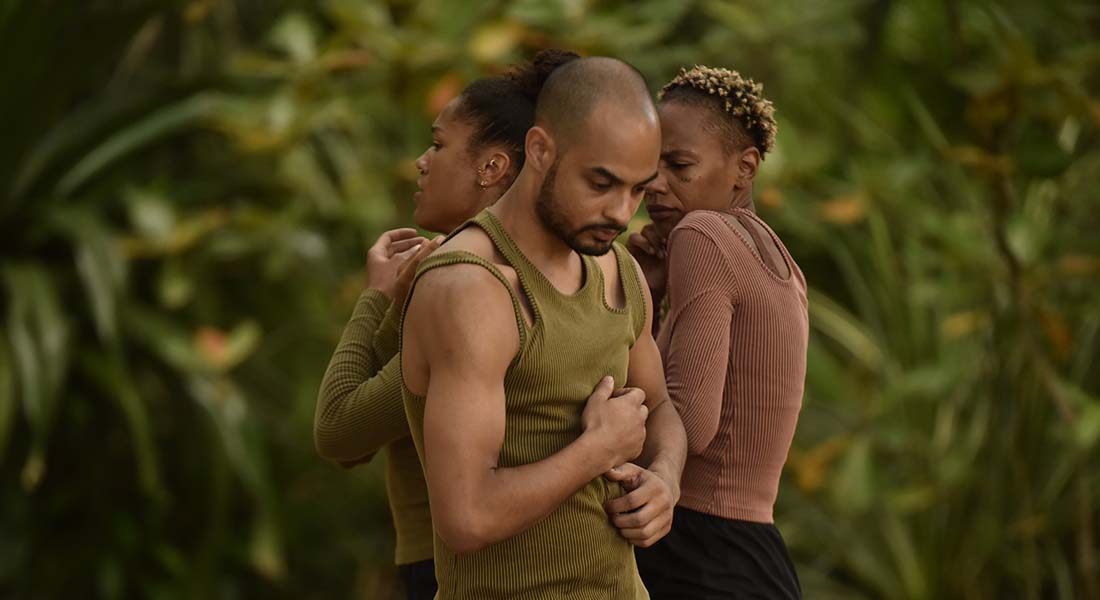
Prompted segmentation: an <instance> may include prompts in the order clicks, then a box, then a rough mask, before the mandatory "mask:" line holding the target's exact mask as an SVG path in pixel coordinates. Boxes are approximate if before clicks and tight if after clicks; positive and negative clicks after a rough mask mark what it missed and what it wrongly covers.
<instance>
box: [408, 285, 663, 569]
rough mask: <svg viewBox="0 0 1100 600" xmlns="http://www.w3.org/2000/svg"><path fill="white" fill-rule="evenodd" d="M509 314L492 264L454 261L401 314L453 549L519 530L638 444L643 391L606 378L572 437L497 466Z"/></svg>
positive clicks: (439, 517) (438, 512)
mask: <svg viewBox="0 0 1100 600" xmlns="http://www.w3.org/2000/svg"><path fill="white" fill-rule="evenodd" d="M513 315H514V311H513V308H512V302H511V299H510V297H509V294H508V291H507V290H506V289H505V288H504V287H503V286H502V285H501V283H500V281H498V280H497V279H496V278H495V277H493V276H492V274H490V273H489V272H487V271H486V270H485V269H483V268H481V267H477V266H473V265H453V266H450V267H444V268H437V269H435V270H433V271H430V272H428V273H426V274H424V275H423V276H422V277H421V278H420V281H419V282H418V283H417V285H416V288H415V290H414V292H413V297H412V299H411V301H410V304H409V308H408V313H407V315H406V319H405V323H406V332H405V338H404V339H405V342H404V346H403V350H402V352H403V353H404V356H405V358H404V360H406V361H408V362H406V365H407V366H411V367H412V368H411V369H410V372H415V371H417V370H418V369H422V370H421V371H420V372H422V373H426V374H427V386H426V388H427V389H426V405H425V414H424V457H423V458H424V472H425V476H426V479H427V483H428V494H429V498H430V501H431V506H432V520H433V523H434V526H435V528H436V530H437V531H438V532H439V535H440V537H441V538H442V539H443V541H444V542H445V543H446V544H447V546H448V547H449V548H451V550H453V551H455V552H457V553H470V552H475V551H477V550H480V549H481V548H483V547H485V546H487V545H489V544H493V543H496V542H499V541H502V540H505V539H508V538H509V537H512V536H514V535H516V534H518V533H521V532H523V531H524V530H526V529H528V528H529V527H531V526H532V525H534V524H535V523H537V522H539V521H540V520H542V519H544V518H545V517H547V516H548V515H549V514H550V513H551V512H552V511H553V510H554V509H555V508H557V507H558V506H560V505H561V504H562V503H563V502H565V501H566V500H567V499H568V498H569V497H570V496H571V495H572V494H574V493H575V492H576V491H577V490H578V489H580V488H581V487H583V486H584V485H585V484H587V483H588V482H589V481H591V480H592V479H594V478H596V477H599V476H600V475H601V474H602V473H604V472H605V471H607V470H608V469H610V468H611V467H613V466H615V465H617V464H621V463H622V462H624V461H626V460H630V459H631V458H633V457H634V456H637V455H638V453H639V452H640V450H641V448H642V443H643V438H644V435H645V433H644V422H645V419H646V416H647V413H648V411H647V409H646V407H645V406H644V404H643V399H644V397H643V394H642V392H641V391H639V390H632V391H627V392H625V393H622V394H620V395H618V396H615V397H611V394H612V388H613V383H612V382H610V381H609V380H608V379H605V380H604V381H602V382H601V383H600V385H599V386H598V387H597V390H596V392H594V393H593V396H592V397H590V399H589V403H588V405H587V406H586V408H585V413H584V432H583V433H582V435H581V436H580V437H579V438H578V439H577V440H576V441H574V442H573V443H572V444H570V445H569V446H567V447H565V448H564V449H562V450H561V451H559V452H558V453H556V454H554V455H552V456H550V457H548V458H546V459H544V460H541V461H538V462H535V463H531V464H527V465H522V466H518V467H508V468H504V467H500V466H498V464H497V460H498V458H499V456H500V449H501V445H502V444H503V442H504V428H505V391H504V376H505V374H506V372H507V369H508V366H509V364H510V362H511V361H512V359H513V357H514V356H515V353H516V352H517V349H518V347H519V331H518V329H517V323H516V319H515V317H514V316H513ZM405 377H406V382H409V375H406V376H405Z"/></svg>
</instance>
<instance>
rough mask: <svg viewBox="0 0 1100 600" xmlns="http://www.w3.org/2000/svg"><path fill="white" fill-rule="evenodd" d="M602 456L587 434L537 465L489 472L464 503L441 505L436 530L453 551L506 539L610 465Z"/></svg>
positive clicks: (443, 472) (447, 475) (449, 473)
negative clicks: (442, 511) (444, 512)
mask: <svg viewBox="0 0 1100 600" xmlns="http://www.w3.org/2000/svg"><path fill="white" fill-rule="evenodd" d="M607 456H608V453H607V451H606V450H605V449H603V448H601V447H600V446H599V445H598V443H597V442H595V441H594V440H593V439H592V437H591V436H583V435H582V436H581V437H580V438H578V439H577V440H576V441H575V442H573V443H572V444H570V445H568V446H566V447H565V448H563V449H562V450H560V451H559V452H557V453H555V454H553V455H552V456H550V457H548V458H545V459H543V460H540V461H538V462H535V463H530V464H526V465H521V466H518V467H498V468H494V469H491V470H489V471H488V472H487V473H486V474H485V475H484V476H483V477H480V478H479V481H478V483H477V484H475V485H473V486H470V487H469V488H468V490H467V491H468V492H469V495H468V496H466V498H465V501H464V502H459V503H446V504H448V505H449V506H447V507H446V508H445V509H443V510H447V511H449V514H447V515H440V516H441V517H442V518H440V519H438V522H437V524H436V526H437V528H438V529H439V530H440V533H441V535H442V536H443V538H444V540H445V541H446V542H447V543H448V546H450V547H451V549H452V550H454V551H455V552H458V553H468V552H475V551H477V550H480V549H481V548H483V547H485V546H488V545H489V544H494V543H497V542H500V541H503V540H506V539H508V538H511V537H513V536H515V535H518V534H520V533H522V532H524V531H526V530H527V529H529V528H530V527H532V526H533V525H535V524H536V523H538V522H539V521H541V520H543V519H545V518H546V517H547V516H549V515H550V513H552V512H553V511H554V510H555V509H557V508H558V507H559V506H561V505H562V504H563V503H565V501H566V500H568V499H569V498H570V497H571V496H572V495H573V494H575V493H576V492H577V490H579V489H581V488H582V487H584V486H585V485H587V484H588V483H589V482H590V481H592V480H593V479H595V478H597V477H599V476H601V475H602V474H603V473H605V472H607V471H608V470H609V469H610V468H611V467H613V466H615V465H613V464H611V461H610V460H609V459H608V458H607ZM439 475H440V476H441V477H445V478H450V477H453V472H452V471H449V470H448V469H447V468H446V467H444V468H443V469H440V471H439ZM441 483H443V482H441ZM453 483H454V482H453V481H449V482H446V483H444V485H448V484H453ZM431 484H432V481H431V480H429V486H431ZM441 504H443V503H441Z"/></svg>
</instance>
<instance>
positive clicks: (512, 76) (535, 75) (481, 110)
mask: <svg viewBox="0 0 1100 600" xmlns="http://www.w3.org/2000/svg"><path fill="white" fill-rule="evenodd" d="M578 58H580V55H578V54H577V53H576V52H570V51H568V50H556V49H549V50H542V51H540V52H539V53H538V54H536V55H535V57H534V58H533V59H531V62H529V63H526V64H523V65H520V66H517V67H514V68H512V69H511V70H509V71H508V72H507V73H505V74H503V75H499V76H496V77H486V78H484V79H478V80H477V81H475V82H473V83H471V84H470V85H469V86H467V87H466V89H465V90H463V91H462V94H461V95H460V96H459V98H461V101H460V102H459V105H458V114H457V116H458V117H459V118H460V119H462V120H464V121H466V122H468V123H471V124H472V125H473V126H474V135H473V136H472V137H471V138H470V141H469V142H468V144H467V147H466V149H467V151H469V152H470V153H471V154H473V153H476V152H477V151H478V150H481V149H482V148H485V147H486V146H491V145H500V146H502V147H503V148H505V150H506V151H507V152H508V155H509V156H510V157H511V159H512V164H514V165H515V166H516V169H517V170H518V169H519V168H520V167H522V166H523V159H524V151H523V147H524V140H525V139H526V138H527V130H528V129H530V128H531V126H532V125H534V123H535V101H536V100H537V99H538V97H539V91H541V90H542V85H543V84H544V83H546V78H547V77H549V76H550V74H551V73H553V72H554V69H557V68H558V67H560V66H562V65H564V64H565V63H567V62H570V61H572V60H576V59H578Z"/></svg>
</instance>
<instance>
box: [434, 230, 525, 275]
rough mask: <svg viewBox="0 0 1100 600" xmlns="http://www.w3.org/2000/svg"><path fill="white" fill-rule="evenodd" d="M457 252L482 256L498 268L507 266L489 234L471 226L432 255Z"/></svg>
mask: <svg viewBox="0 0 1100 600" xmlns="http://www.w3.org/2000/svg"><path fill="white" fill-rule="evenodd" d="M456 250H459V251H464V252H469V253H470V254H473V255H475V256H480V257H481V258H484V259H485V260H487V261H489V262H490V263H492V264H494V265H497V266H505V265H507V262H506V261H505V260H504V257H503V256H501V254H500V252H499V251H498V250H497V248H496V246H495V245H493V240H492V239H491V238H490V237H489V234H488V233H485V230H484V229H482V228H480V227H475V226H470V227H467V228H466V229H463V230H462V231H460V232H458V233H456V234H455V235H454V236H453V237H452V238H451V239H449V240H447V241H446V242H444V243H443V245H442V246H440V247H439V248H438V249H437V250H436V251H435V252H433V253H432V254H443V253H445V252H452V251H456Z"/></svg>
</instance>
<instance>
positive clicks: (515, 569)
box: [402, 210, 649, 600]
mask: <svg viewBox="0 0 1100 600" xmlns="http://www.w3.org/2000/svg"><path fill="white" fill-rule="evenodd" d="M470 224H474V225H476V226H478V227H480V228H481V229H483V230H484V231H485V232H486V233H487V234H488V235H489V237H490V238H491V239H492V241H493V244H494V245H495V246H496V248H497V249H498V250H499V251H500V253H501V255H502V256H504V258H505V259H506V260H507V262H508V263H509V264H510V266H511V267H512V268H514V269H515V271H516V273H517V274H518V278H519V281H520V284H521V287H522V289H523V293H524V295H525V296H526V297H527V299H528V300H529V302H530V305H531V306H532V308H533V312H534V324H533V325H532V326H531V327H528V326H527V321H526V318H525V317H524V314H523V312H522V308H521V306H520V300H519V297H518V296H517V294H516V291H515V290H514V289H513V287H512V285H511V284H510V283H509V282H508V280H507V279H506V278H505V276H504V275H503V274H502V273H501V271H500V270H499V269H497V267H496V266H494V265H493V264H492V263H490V262H488V261H486V260H485V259H483V258H481V257H479V256H477V255H474V254H472V253H469V252H465V251H450V252H441V253H437V254H435V255H433V256H431V257H429V258H428V259H426V260H425V261H424V262H423V263H422V264H421V266H420V268H419V270H418V273H417V277H418V278H419V277H420V276H422V275H423V274H424V273H425V272H427V271H430V270H432V269H437V268H445V267H447V266H449V265H454V264H460V263H466V264H476V265H480V266H482V267H484V268H485V269H487V270H488V271H490V272H491V273H492V274H493V275H494V276H495V277H496V278H497V279H499V280H500V282H501V283H502V285H504V287H505V288H507V289H508V292H509V293H510V294H511V295H512V303H513V309H514V312H515V320H516V325H517V327H518V328H519V333H520V349H519V352H518V354H517V356H516V358H515V359H514V360H513V362H512V364H511V366H510V367H509V368H508V371H507V373H506V375H505V379H504V390H505V433H504V442H503V445H502V446H501V449H500V459H499V463H498V464H499V466H500V467H515V466H519V465H524V464H530V463H533V462H537V461H539V460H543V459H545V458H547V457H549V456H551V455H552V454H554V453H556V452H558V451H560V450H562V449H563V448H565V447H566V446H567V445H569V444H570V443H572V442H573V441H575V440H576V439H577V438H578V437H579V436H580V434H581V431H582V424H581V413H582V412H583V410H584V406H585V403H586V402H587V400H588V396H589V394H591V393H592V390H593V389H594V388H595V387H596V384H597V383H598V382H599V381H600V379H601V378H602V377H604V376H605V375H609V374H610V375H612V376H613V377H614V379H615V384H616V386H622V385H624V383H625V381H626V375H627V366H628V363H629V354H630V349H631V347H632V346H633V345H634V341H635V340H636V339H637V338H638V336H639V334H640V332H641V330H642V328H643V327H644V323H645V300H644V296H643V291H642V287H641V282H640V279H639V275H638V272H637V269H636V267H635V266H634V264H633V260H632V259H631V258H630V256H629V254H627V252H626V250H625V249H623V247H622V246H620V245H618V244H616V245H615V252H616V255H617V259H618V260H617V264H618V267H619V272H620V274H621V275H620V278H621V281H622V284H623V289H624V291H625V295H626V298H627V302H626V306H624V307H623V308H620V309H615V308H612V307H611V306H609V305H608V304H607V301H606V297H605V293H604V287H605V284H604V277H603V270H602V269H601V268H600V266H599V264H598V263H597V262H596V260H595V259H594V258H592V257H589V256H584V257H582V260H583V264H584V283H583V284H582V286H581V288H580V289H579V290H578V291H577V292H576V293H574V294H572V295H566V294H562V293H561V292H560V291H558V290H557V289H556V288H555V287H554V286H553V284H551V283H550V282H549V281H548V280H547V279H546V278H545V276H543V274H542V273H541V272H540V271H539V270H538V269H537V268H536V267H535V266H534V265H533V264H532V263H531V262H530V261H529V260H527V258H526V257H525V256H524V255H523V253H522V252H521V251H520V250H519V248H518V247H517V246H516V245H515V243H514V242H513V241H512V239H511V238H510V237H509V236H508V234H507V232H506V231H505V230H504V228H503V226H502V225H501V224H500V222H499V221H498V220H497V219H496V217H495V216H494V215H493V214H492V213H491V212H490V211H488V210H486V211H483V212H482V213H480V214H479V215H478V216H477V217H475V218H474V219H473V220H472V221H471V222H470V223H468V224H467V226H469V225H470ZM452 235H453V234H452ZM414 285H415V283H414ZM402 389H403V394H404V398H405V410H406V412H407V414H408V421H409V424H410V427H411V429H412V436H413V439H414V440H415V442H416V448H417V451H418V452H420V453H421V456H423V452H424V431H423V427H424V405H425V399H424V398H422V397H419V396H416V395H414V394H412V393H411V392H410V391H409V390H408V388H405V386H404V381H403V380H402ZM622 493H623V492H622V489H621V487H620V486H619V485H618V484H617V483H612V482H609V481H607V480H606V479H604V478H603V477H598V478H596V479H593V480H592V481H590V482H589V483H588V484H587V485H585V486H584V487H583V488H582V489H580V490H579V491H577V492H576V493H575V494H574V495H573V496H572V497H570V498H569V499H568V500H567V501H566V502H565V503H564V504H562V505H561V506H559V507H558V508H557V509H555V510H554V511H553V512H552V513H551V514H550V516H548V517H547V518H546V519H544V520H543V521H540V522H539V523H537V524H535V525H534V526H532V527H531V528H529V529H527V530H526V531H524V532H522V533H520V534H518V535H516V536H513V537H512V538H510V539H508V540H505V541H503V542H499V543H496V544H493V545H491V546H489V547H487V548H484V549H482V550H480V551H478V552H474V553H471V554H466V555H462V556H459V555H457V554H455V553H454V552H452V551H451V550H450V549H449V548H448V547H447V546H446V544H445V543H444V542H443V540H442V539H441V538H440V537H439V536H438V535H436V536H435V561H436V562H435V570H436V578H437V580H438V581H439V594H438V596H437V598H438V599H440V600H484V599H488V598H525V599H535V600H537V599H542V598H546V599H550V598H553V599H558V598H570V599H576V600H596V599H599V600H608V599H611V600H624V599H625V600H636V599H642V598H648V597H649V595H648V593H647V592H646V590H645V587H644V586H643V585H642V582H641V579H640V578H639V577H638V570H637V566H636V563H635V561H634V551H633V547H632V546H631V545H630V544H629V543H628V542H627V541H626V540H625V539H624V538H623V537H622V536H621V535H620V534H619V531H618V530H617V529H616V528H615V526H614V525H613V524H612V523H611V522H610V519H609V518H608V515H607V513H606V512H605V510H604V503H605V502H606V501H608V500H610V499H612V498H615V497H618V496H620V495H622Z"/></svg>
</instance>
